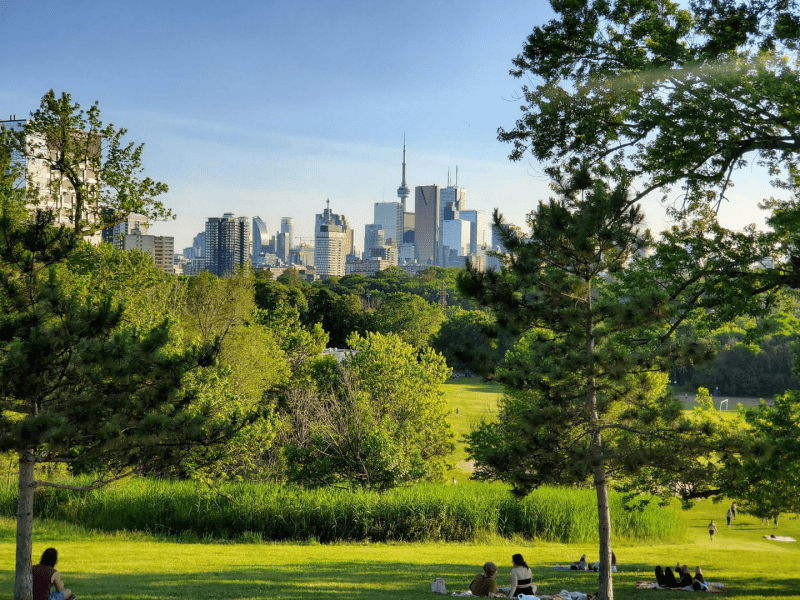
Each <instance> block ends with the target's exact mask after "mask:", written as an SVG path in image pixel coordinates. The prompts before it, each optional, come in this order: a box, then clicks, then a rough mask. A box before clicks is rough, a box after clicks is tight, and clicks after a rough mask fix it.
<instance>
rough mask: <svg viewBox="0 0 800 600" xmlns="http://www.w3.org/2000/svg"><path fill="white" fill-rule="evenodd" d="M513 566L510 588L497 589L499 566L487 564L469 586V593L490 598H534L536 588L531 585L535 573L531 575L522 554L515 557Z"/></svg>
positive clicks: (513, 557) (512, 558)
mask: <svg viewBox="0 0 800 600" xmlns="http://www.w3.org/2000/svg"><path fill="white" fill-rule="evenodd" d="M511 564H512V568H511V585H510V586H509V587H502V588H498V587H497V565H496V564H494V563H493V562H487V563H485V564H484V565H483V573H478V574H477V575H475V579H473V580H472V583H470V584H469V591H470V592H472V595H473V596H487V597H489V598H517V597H519V596H533V595H534V594H535V593H536V586H535V585H534V584H533V583H531V580H532V579H533V573H531V569H530V567H529V566H528V563H526V562H525V559H524V558H522V554H515V555H513V556H512V557H511Z"/></svg>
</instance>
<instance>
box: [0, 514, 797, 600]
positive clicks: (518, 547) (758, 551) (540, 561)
mask: <svg viewBox="0 0 800 600" xmlns="http://www.w3.org/2000/svg"><path fill="white" fill-rule="evenodd" d="M725 510H727V504H713V503H711V502H708V501H706V502H703V503H701V505H699V506H698V507H696V508H694V509H692V510H691V511H689V512H683V511H681V513H680V514H681V518H682V519H684V520H685V522H686V524H687V528H686V531H685V533H684V534H683V535H682V536H681V539H680V540H679V541H676V542H648V543H646V544H637V543H619V544H615V546H614V550H615V552H616V554H617V557H618V560H619V563H620V572H619V573H617V574H615V575H614V582H615V585H614V587H615V596H616V597H617V598H619V599H621V600H635V599H636V600H638V599H647V598H653V599H654V600H666V599H667V598H672V597H675V596H676V595H677V596H678V598H681V597H683V596H682V595H681V594H682V592H666V591H647V590H645V591H643V590H636V589H635V584H636V582H637V581H639V580H652V579H653V576H652V570H653V567H654V566H655V565H656V564H661V565H663V566H666V565H671V566H674V565H675V563H676V562H677V561H680V562H681V563H682V564H683V563H688V564H689V565H690V566H691V567H694V566H695V565H701V566H702V567H703V570H704V572H705V574H706V576H707V578H708V579H709V580H710V581H712V582H722V583H724V585H725V592H724V595H722V594H721V595H719V597H720V598H722V597H729V598H737V599H743V600H750V599H752V600H762V599H767V598H776V597H780V598H790V599H791V598H794V599H800V570H799V569H798V568H797V565H798V559H800V550H799V549H798V545H797V543H780V542H770V541H767V540H765V539H763V537H762V536H764V535H769V534H770V533H773V532H775V530H774V529H772V528H771V526H769V527H762V526H761V524H760V521H759V520H758V519H755V518H753V517H748V516H747V515H740V516H739V518H738V519H737V520H736V521H734V522H733V525H732V526H731V527H730V529H728V528H726V527H725V519H724V513H725ZM712 516H715V517H718V518H717V521H716V522H717V525H718V527H719V532H718V534H717V536H716V538H715V539H714V541H713V542H712V541H710V540H709V538H708V533H707V525H708V521H709V519H710V518H711V517H712ZM13 527H14V524H13V521H12V520H10V519H2V520H0V566H2V570H0V600H5V599H8V600H10V599H11V598H12V596H13V568H14V567H13V565H14V531H13ZM777 534H779V535H791V536H792V537H794V538H795V539H800V521H798V520H788V519H786V520H785V521H783V522H781V524H780V527H779V529H778V530H777ZM50 545H52V546H55V547H57V548H58V550H59V554H60V560H59V564H58V567H59V569H60V570H61V572H62V574H63V577H64V579H65V581H66V583H67V585H68V586H69V587H71V588H72V589H73V590H74V591H75V592H76V594H77V595H78V597H79V598H80V600H113V599H120V598H123V599H131V600H138V599H143V600H144V599H146V600H153V599H165V600H172V599H178V598H219V599H221V600H226V599H250V598H253V599H255V598H287V599H294V600H321V599H330V600H337V599H339V598H355V599H357V600H378V599H381V600H385V599H386V598H387V597H392V598H403V599H406V598H407V599H409V600H423V599H430V598H431V592H430V581H431V580H432V579H433V578H434V577H436V576H442V577H444V578H445V579H446V581H447V586H448V591H461V590H464V589H466V587H467V586H468V585H469V582H470V580H471V579H472V577H473V576H474V574H475V573H477V572H478V570H479V568H480V565H481V564H482V563H483V562H484V561H486V560H493V561H495V562H496V563H498V565H500V573H499V575H498V577H499V583H500V585H503V584H507V583H508V577H509V576H508V572H509V570H510V559H511V554H513V553H515V552H521V553H522V554H523V555H524V556H525V559H526V560H527V562H528V564H530V565H531V567H532V569H533V573H534V582H535V583H536V584H537V585H538V586H539V593H540V594H555V593H558V592H559V591H560V590H562V589H568V590H569V591H583V592H592V591H595V589H596V582H597V576H596V574H594V573H578V572H564V571H555V570H554V569H553V566H554V565H555V564H557V563H560V564H565V563H568V562H570V561H572V560H576V559H577V558H578V557H579V556H580V555H581V554H583V553H584V552H585V553H586V554H587V555H588V558H589V560H595V559H596V557H597V549H596V547H594V546H587V545H579V544H558V543H549V542H538V541H534V542H523V541H521V540H503V539H499V538H487V539H485V540H482V541H481V542H480V543H469V544H432V543H431V544H399V543H398V544H332V545H320V544H277V543H261V544H177V543H170V542H164V541H158V540H156V539H153V538H149V537H147V536H144V535H141V534H137V535H132V534H124V533H123V534H116V535H112V534H99V533H96V532H87V531H82V530H81V529H80V528H76V527H65V526H63V525H61V524H58V523H47V522H37V523H36V532H35V541H34V555H35V556H37V557H38V555H40V554H41V552H42V551H43V550H44V548H45V547H47V546H50Z"/></svg>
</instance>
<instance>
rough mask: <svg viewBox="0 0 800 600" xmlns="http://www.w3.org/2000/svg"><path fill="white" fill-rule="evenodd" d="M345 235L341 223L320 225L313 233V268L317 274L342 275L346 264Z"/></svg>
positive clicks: (322, 276) (325, 275)
mask: <svg viewBox="0 0 800 600" xmlns="http://www.w3.org/2000/svg"><path fill="white" fill-rule="evenodd" d="M346 246H347V235H346V233H345V232H344V231H342V227H341V225H335V224H333V223H328V224H327V225H320V226H319V230H318V231H317V232H316V234H315V235H314V268H315V269H316V270H317V275H319V276H320V277H321V278H325V277H343V276H344V274H345V265H346V258H347V254H346Z"/></svg>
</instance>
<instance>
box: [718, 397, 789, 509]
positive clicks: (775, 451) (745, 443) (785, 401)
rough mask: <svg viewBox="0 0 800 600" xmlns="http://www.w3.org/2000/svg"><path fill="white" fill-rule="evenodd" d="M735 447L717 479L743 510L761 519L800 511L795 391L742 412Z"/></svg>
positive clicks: (726, 493) (724, 490) (725, 491)
mask: <svg viewBox="0 0 800 600" xmlns="http://www.w3.org/2000/svg"><path fill="white" fill-rule="evenodd" d="M743 416H744V419H745V421H746V423H747V427H746V428H741V429H739V431H737V432H736V433H737V435H738V442H739V443H738V445H737V447H738V450H739V452H737V453H735V454H731V455H730V456H727V457H726V460H725V462H724V464H723V465H722V467H721V472H720V475H719V478H718V479H719V481H721V487H722V489H723V492H724V493H725V495H727V496H728V497H730V498H734V499H735V500H736V502H737V503H738V504H739V507H740V509H741V510H742V511H744V512H746V513H749V514H752V515H754V516H756V517H760V518H770V519H773V518H776V517H777V516H778V515H780V514H781V513H798V512H800V465H798V462H797V461H796V460H794V457H797V456H800V392H798V391H790V392H787V393H786V394H784V395H781V396H778V397H777V398H776V399H775V404H774V405H773V406H767V405H766V404H764V403H762V404H761V406H759V407H757V408H751V409H747V410H745V411H743Z"/></svg>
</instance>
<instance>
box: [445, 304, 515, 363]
mask: <svg viewBox="0 0 800 600" xmlns="http://www.w3.org/2000/svg"><path fill="white" fill-rule="evenodd" d="M512 343H513V338H512V337H511V336H509V335H507V333H506V332H504V331H502V330H499V329H498V328H497V327H496V326H495V320H494V318H493V316H492V315H491V312H490V311H487V310H464V309H463V308H460V307H457V306H456V307H452V308H451V307H448V308H447V310H446V311H445V320H444V322H443V323H442V326H441V327H440V329H439V332H438V333H437V334H436V337H435V338H434V339H433V341H432V343H431V345H432V346H433V348H434V349H435V350H436V351H437V352H441V353H442V355H443V356H444V357H445V358H446V359H447V364H448V365H450V366H451V367H452V368H453V369H455V370H469V371H472V372H473V373H477V374H478V375H481V376H482V377H486V378H488V379H492V378H494V375H495V370H496V369H497V366H498V365H499V364H501V363H502V362H503V357H504V356H505V353H506V351H507V350H508V349H509V348H510V346H511V344H512Z"/></svg>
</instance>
